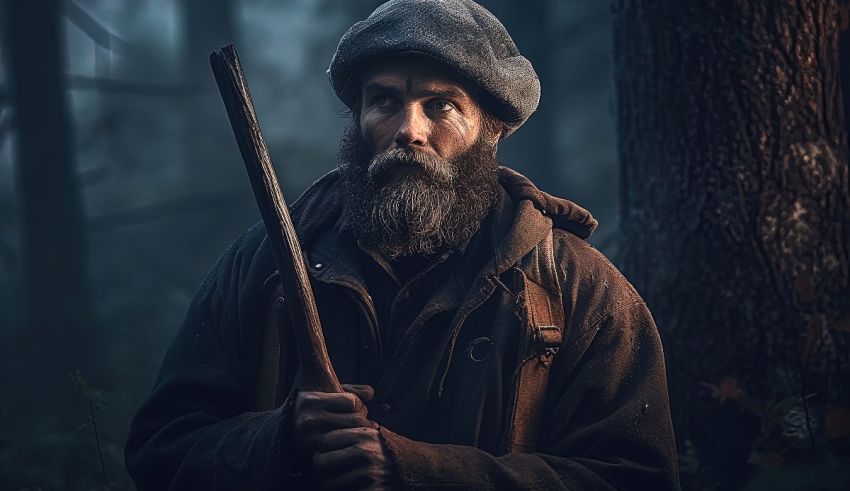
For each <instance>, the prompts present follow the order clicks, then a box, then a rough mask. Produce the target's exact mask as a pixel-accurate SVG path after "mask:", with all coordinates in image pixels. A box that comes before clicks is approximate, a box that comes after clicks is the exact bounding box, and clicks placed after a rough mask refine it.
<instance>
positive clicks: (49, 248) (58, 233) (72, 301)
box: [3, 0, 96, 424]
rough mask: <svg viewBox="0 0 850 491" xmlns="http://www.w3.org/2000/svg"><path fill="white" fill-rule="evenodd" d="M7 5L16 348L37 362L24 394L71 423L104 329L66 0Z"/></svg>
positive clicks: (39, 409) (27, 360)
mask: <svg viewBox="0 0 850 491" xmlns="http://www.w3.org/2000/svg"><path fill="white" fill-rule="evenodd" d="M4 3H5V5H3V7H4V10H5V14H6V15H5V17H6V20H7V22H6V24H5V25H4V31H5V43H4V44H5V45H6V53H7V55H8V63H9V64H8V77H9V79H10V83H11V89H12V93H13V102H14V107H15V113H14V114H15V118H16V122H17V195H18V203H19V209H20V210H21V213H22V219H21V221H20V223H21V231H22V233H21V236H22V242H23V243H22V247H21V251H22V263H23V265H22V277H23V282H24V295H23V298H24V302H25V315H26V325H25V329H24V330H23V331H22V344H21V346H18V347H17V348H16V350H15V352H14V353H10V354H9V355H10V356H15V357H18V358H19V359H21V360H24V362H25V366H27V367H29V369H28V372H27V373H28V375H27V379H26V389H32V390H24V393H23V394H21V395H22V396H24V395H25V394H28V395H31V396H33V398H30V399H29V400H28V402H29V403H30V404H33V407H31V410H32V413H35V414H41V413H45V412H46V413H47V414H50V413H54V415H55V416H57V417H58V419H59V420H60V421H66V422H67V419H66V418H64V416H65V415H68V414H69V413H70V412H69V411H56V404H57V403H59V402H63V403H64V402H65V401H67V400H66V399H63V398H62V396H63V395H67V394H68V392H69V390H72V386H71V383H70V382H69V381H68V379H67V377H66V372H68V371H72V370H75V369H80V370H82V371H83V373H84V374H85V375H89V374H88V373H86V372H87V368H88V367H89V366H90V364H92V363H94V362H95V360H94V359H93V357H92V356H91V354H92V353H93V352H95V351H96V350H95V349H94V347H93V343H94V342H95V340H96V337H95V336H93V335H92V325H91V322H92V317H91V316H92V306H91V290H90V285H89V281H88V271H87V269H88V268H87V263H88V261H87V258H86V235H85V228H84V219H83V206H82V202H81V197H80V189H79V185H78V182H77V178H76V174H75V173H76V169H75V164H74V160H75V159H74V150H73V148H72V138H71V131H70V127H71V125H70V123H69V114H68V103H67V96H66V92H65V85H64V77H65V73H66V70H65V52H64V50H65V43H64V29H63V27H62V22H63V19H62V16H61V5H60V2H59V1H58V0H53V1H47V2H19V1H7V2H4ZM81 404H83V403H82V402H81ZM81 407H82V405H81ZM40 412H41V413H40ZM32 413H30V415H32ZM84 421H85V419H84V418H80V419H79V420H77V421H76V424H80V423H82V422H84Z"/></svg>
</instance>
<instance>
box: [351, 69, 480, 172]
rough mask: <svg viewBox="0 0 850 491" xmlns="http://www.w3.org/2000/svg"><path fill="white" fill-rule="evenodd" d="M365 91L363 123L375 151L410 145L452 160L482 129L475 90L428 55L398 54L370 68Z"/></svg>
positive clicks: (365, 138)
mask: <svg viewBox="0 0 850 491" xmlns="http://www.w3.org/2000/svg"><path fill="white" fill-rule="evenodd" d="M360 95H361V99H360V100H361V109H360V128H361V131H362V136H363V138H364V140H365V141H366V143H367V145H368V146H369V147H370V148H371V149H372V150H373V152H374V153H379V152H383V151H387V150H391V149H396V148H407V149H412V150H417V151H420V152H422V153H425V154H430V155H434V156H437V157H440V158H442V159H444V160H452V159H454V158H456V157H457V156H458V155H460V154H462V153H463V152H466V151H467V150H469V149H470V148H471V147H472V145H473V144H474V143H475V142H476V140H477V139H478V137H479V134H480V133H481V131H482V125H481V121H482V111H481V109H480V108H479V106H478V104H477V102H476V101H475V99H474V98H473V97H474V95H475V94H474V90H471V89H468V88H467V87H465V86H464V85H463V84H461V83H460V82H459V81H458V80H457V79H456V77H455V76H454V75H453V74H452V73H451V72H450V71H449V70H448V68H446V67H444V66H443V65H441V64H439V63H436V62H434V61H431V60H428V59H424V58H411V57H407V58H396V59H390V60H389V61H386V62H384V63H381V64H380V65H376V66H373V67H371V68H370V69H367V70H366V72H365V73H364V75H363V78H362V83H361V94H360Z"/></svg>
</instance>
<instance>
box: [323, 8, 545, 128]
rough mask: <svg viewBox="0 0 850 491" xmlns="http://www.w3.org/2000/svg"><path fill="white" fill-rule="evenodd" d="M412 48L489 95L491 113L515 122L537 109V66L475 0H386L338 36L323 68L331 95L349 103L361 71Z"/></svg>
mask: <svg viewBox="0 0 850 491" xmlns="http://www.w3.org/2000/svg"><path fill="white" fill-rule="evenodd" d="M404 52H412V53H416V54H420V55H424V56H427V57H429V58H433V59H434V60H436V61H439V62H442V63H445V64H446V65H448V66H450V67H451V68H453V69H454V70H455V71H456V72H457V73H458V74H460V75H461V76H462V77H465V78H467V79H468V80H469V81H471V82H473V83H475V84H477V85H478V86H479V87H481V88H482V89H484V91H485V92H486V93H487V94H488V95H489V96H490V98H491V99H492V101H487V102H490V103H491V104H489V105H491V106H492V107H489V109H490V111H491V112H493V114H494V116H496V117H498V118H499V119H501V120H502V121H503V122H504V123H505V124H506V125H507V127H508V130H507V131H506V133H505V134H506V135H507V134H509V133H511V132H513V131H514V130H516V129H517V128H519V127H520V126H521V125H522V124H523V123H524V122H525V121H526V120H527V119H528V117H529V116H531V114H532V113H533V112H534V111H535V109H537V103H538V102H539V101H540V81H539V80H538V79H537V73H535V71H534V68H533V67H532V66H531V62H529V61H528V60H527V59H526V58H525V57H523V56H522V55H520V54H519V50H518V49H517V47H516V44H514V41H513V39H511V36H510V34H508V31H507V30H506V29H505V27H504V26H503V25H502V23H501V22H499V19H497V18H496V17H495V16H494V15H493V14H491V13H490V12H489V11H488V10H487V9H485V8H484V7H482V6H481V5H478V4H477V3H475V2H473V1H472V0H391V1H389V2H387V3H385V4H383V5H381V6H380V7H378V8H377V9H375V11H374V12H372V15H370V16H369V17H368V18H367V19H365V20H362V21H360V22H357V23H356V24H354V25H353V26H351V28H350V29H349V30H348V32H346V33H345V35H343V36H342V39H341V40H340V41H339V46H337V49H336V53H334V56H333V59H332V60H331V65H330V68H328V77H329V78H330V81H331V85H333V89H334V92H336V95H337V96H338V97H339V98H340V99H341V100H342V102H344V103H345V105H346V106H348V107H349V108H352V107H353V105H354V104H356V103H357V101H358V92H359V90H360V87H359V78H358V75H359V70H360V69H362V68H363V66H364V65H365V64H367V63H368V62H369V61H371V60H373V59H375V58H377V57H380V56H383V55H388V54H393V53H404Z"/></svg>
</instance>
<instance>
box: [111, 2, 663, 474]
mask: <svg viewBox="0 0 850 491" xmlns="http://www.w3.org/2000/svg"><path fill="white" fill-rule="evenodd" d="M329 76H330V80H331V84H332V86H333V89H334V91H335V92H336V94H337V95H338V96H339V97H340V99H341V100H342V101H343V102H344V103H345V104H346V105H347V106H348V107H349V108H350V109H351V111H352V121H351V125H350V127H349V128H348V130H347V131H346V134H345V135H344V138H343V141H342V145H341V150H340V160H339V166H338V169H337V170H336V171H334V172H332V173H330V174H328V175H326V176H324V177H323V178H321V179H320V180H318V181H317V182H316V183H315V184H314V185H313V186H311V187H310V188H309V189H308V190H307V191H306V192H305V193H304V194H303V195H302V196H301V197H300V198H299V199H298V201H296V202H295V203H294V204H293V206H292V207H291V215H292V217H293V222H294V224H295V226H296V229H297V231H298V233H299V237H300V239H301V245H302V248H303V249H304V253H305V257H306V258H307V261H308V266H309V268H308V269H309V273H310V276H311V283H312V286H313V288H314V292H315V296H316V302H317V305H318V309H319V314H320V317H321V320H322V325H323V327H324V330H325V337H326V341H327V345H328V351H329V354H330V358H331V360H332V362H333V364H334V367H335V370H336V372H337V374H338V375H339V378H340V380H342V381H343V382H346V383H348V384H350V385H346V386H345V388H346V391H347V392H346V393H342V394H326V393H320V392H307V391H302V390H299V388H298V374H297V373H296V369H295V367H296V366H297V360H296V357H297V354H296V353H294V351H293V347H292V345H291V343H288V342H287V333H288V329H289V326H288V325H287V322H288V321H287V318H286V316H277V315H276V314H277V310H275V309H274V308H271V307H270V306H277V307H280V305H281V304H283V303H284V302H285V298H282V297H280V289H279V288H278V286H277V283H278V279H277V276H276V274H275V271H274V269H275V268H274V263H273V260H272V256H271V253H270V250H269V247H268V244H267V243H266V240H265V230H264V228H263V227H262V225H257V226H254V227H253V228H251V229H249V230H248V231H247V232H246V233H245V234H244V235H243V236H242V237H241V238H240V239H238V240H237V241H236V242H235V243H234V244H233V245H232V246H231V247H230V248H229V249H228V251H227V252H226V253H225V254H224V256H223V257H222V258H221V259H220V260H219V263H218V265H216V266H215V267H214V268H213V270H212V272H211V273H210V275H209V277H208V278H207V280H206V281H205V282H204V283H203V285H202V286H201V288H200V289H199V291H198V292H197V294H196V296H195V299H194V301H193V302H192V305H191V307H190V310H189V313H188V316H187V318H186V321H185V323H184V325H183V327H182V328H181V329H180V331H179V332H178V334H177V337H176V338H175V340H174V342H173V343H172V345H171V347H170V348H169V350H168V353H167V355H166V358H165V361H164V363H163V366H162V370H161V373H160V376H159V379H158V381H157V384H156V387H155V389H154V391H153V394H152V395H151V396H150V398H149V399H148V400H147V401H146V402H145V404H144V405H143V406H142V408H141V409H140V410H139V412H138V414H137V415H136V417H135V419H134V421H133V424H132V427H131V431H130V437H129V439H128V442H127V448H126V458H127V465H128V468H129V470H130V473H131V474H132V476H133V478H134V480H135V482H136V485H137V487H138V488H139V489H140V490H147V489H151V490H163V489H219V490H226V489H227V490H229V489H300V488H308V489H311V488H316V487H321V488H324V489H362V488H369V489H387V488H391V489H392V488H399V489H403V488H452V489H478V488H504V489H572V490H579V489H594V490H595V489H653V490H660V489H675V488H678V480H677V474H676V470H675V465H676V464H675V448H674V443H673V432H672V427H671V423H670V414H669V408H668V401H667V389H666V382H665V372H664V361H663V354H662V350H661V344H660V341H659V337H658V333H657V330H656V328H655V325H654V323H653V321H652V318H651V316H650V314H649V311H648V310H647V308H646V305H645V304H644V302H643V301H642V300H641V299H640V297H639V296H638V294H637V293H636V292H635V291H634V289H633V288H632V287H631V286H630V285H629V283H628V282H627V281H626V280H625V279H624V278H623V277H622V276H621V275H620V274H619V273H618V272H617V271H616V269H615V268H614V267H613V266H612V265H611V264H610V263H609V262H608V261H607V260H606V259H605V258H604V257H603V256H602V255H601V254H600V253H599V252H597V251H596V250H595V249H594V248H593V247H591V246H589V245H588V244H587V243H585V242H584V240H583V239H584V238H586V237H587V236H588V235H589V234H590V233H591V232H592V231H593V229H594V228H595V227H596V222H595V220H593V218H592V217H591V216H590V214H589V213H588V212H587V211H585V210H584V209H582V208H580V207H578V206H577V205H575V204H574V203H571V202H569V201H567V200H563V199H560V198H556V197H553V196H550V195H548V194H546V193H544V192H542V191H540V190H539V189H537V188H536V187H535V186H534V185H533V184H532V183H531V182H530V181H529V180H528V179H526V178H525V177H523V176H521V175H519V174H517V173H516V172H514V171H512V170H509V169H507V168H504V167H500V166H499V165H498V163H497V161H496V157H495V155H496V148H497V144H498V142H499V141H500V140H501V139H502V138H504V137H506V136H508V135H509V134H510V133H511V132H513V131H514V130H516V129H517V128H518V127H519V126H520V125H522V123H523V122H524V121H525V120H526V119H527V118H528V117H529V116H530V115H531V113H532V112H533V111H534V110H535V108H536V106H537V102H538V100H539V95H540V86H539V83H538V80H537V77H536V74H535V73H534V70H533V68H532V67H531V64H530V63H529V61H528V60H526V59H525V58H523V57H522V56H521V55H520V54H519V52H518V50H517V48H516V46H515V45H514V43H513V41H512V40H511V38H510V36H509V35H508V33H507V31H506V30H505V28H504V27H503V26H502V24H500V23H499V21H498V20H497V19H496V18H495V17H493V15H492V14H490V13H489V12H488V11H486V10H485V9H484V8H482V7H481V6H479V5H478V4H476V3H474V2H472V1H470V0H442V1H437V0H432V1H425V0H394V1H391V2H388V3H386V4H384V5H382V6H381V7H379V8H378V9H377V10H376V11H375V12H374V13H372V15H371V16H369V18H367V19H366V20H364V21H361V22H358V23H357V24H355V25H354V26H353V27H352V28H351V29H350V30H349V31H348V32H347V33H346V34H345V36H344V37H343V38H342V40H341V41H340V43H339V46H338V48H337V51H336V53H335V55H334V57H333V60H332V61H331V65H330V69H329ZM269 325H271V326H273V327H272V328H271V329H267V328H264V327H263V326H269ZM278 325H280V329H279V330H277V327H276V326H278Z"/></svg>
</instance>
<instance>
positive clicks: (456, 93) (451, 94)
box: [363, 82, 467, 99]
mask: <svg viewBox="0 0 850 491" xmlns="http://www.w3.org/2000/svg"><path fill="white" fill-rule="evenodd" d="M408 90H409V87H408ZM363 92H364V93H365V94H373V93H375V92H390V93H393V94H401V93H402V92H403V91H402V90H401V89H400V88H399V87H396V86H395V85H385V84H382V83H379V82H369V83H367V84H366V86H365V87H364V88H363ZM418 95H422V96H426V97H445V98H447V99H465V98H467V95H466V93H465V92H463V91H462V90H460V89H458V88H456V87H447V88H445V89H423V90H421V91H419V92H418Z"/></svg>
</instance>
